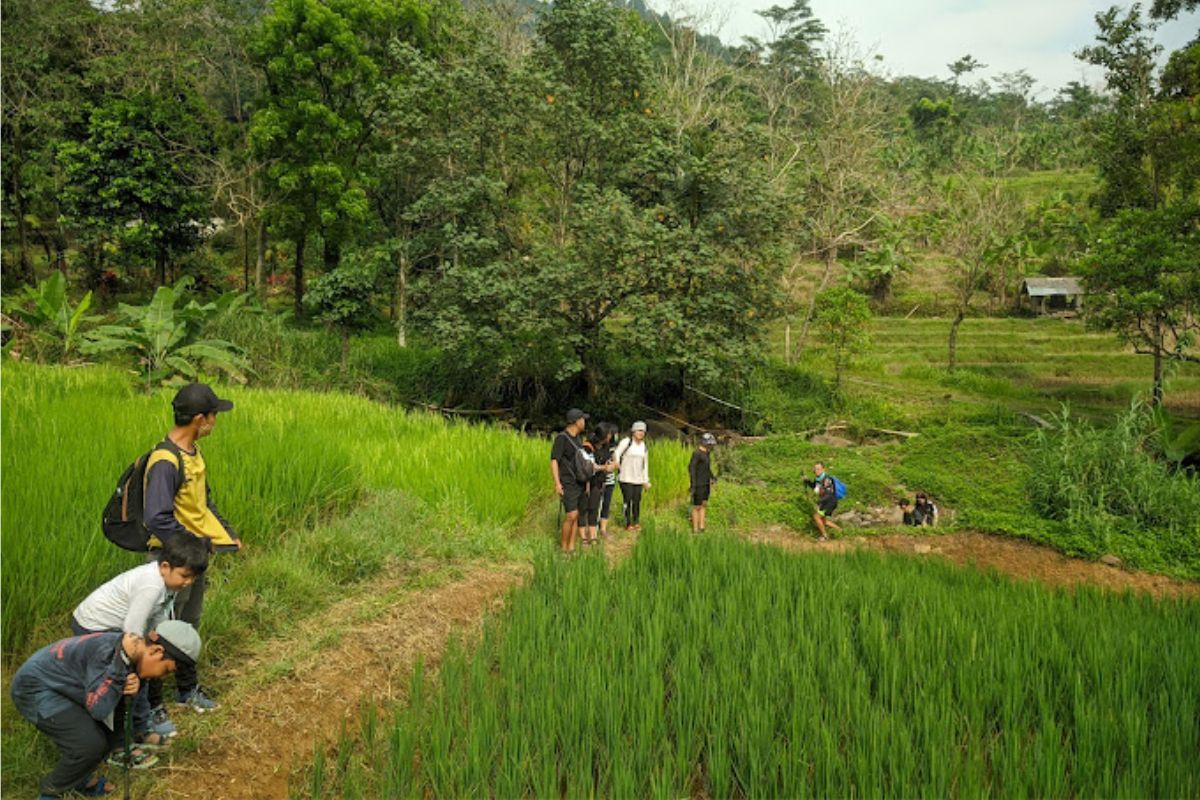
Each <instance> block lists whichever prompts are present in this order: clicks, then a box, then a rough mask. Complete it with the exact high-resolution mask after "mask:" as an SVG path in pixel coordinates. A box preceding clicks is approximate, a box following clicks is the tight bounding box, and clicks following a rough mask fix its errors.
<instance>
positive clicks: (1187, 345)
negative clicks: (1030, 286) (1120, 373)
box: [1084, 204, 1200, 401]
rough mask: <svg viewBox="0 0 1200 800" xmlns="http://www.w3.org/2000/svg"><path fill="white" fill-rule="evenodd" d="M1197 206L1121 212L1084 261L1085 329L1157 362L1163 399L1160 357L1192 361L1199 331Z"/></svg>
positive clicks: (1199, 224)
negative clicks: (1110, 334)
mask: <svg viewBox="0 0 1200 800" xmlns="http://www.w3.org/2000/svg"><path fill="white" fill-rule="evenodd" d="M1198 263H1200V205H1197V204H1188V205H1179V206H1172V207H1169V208H1166V209H1161V210H1143V209H1126V210H1123V211H1121V212H1120V213H1118V214H1117V215H1116V217H1114V218H1113V220H1112V222H1111V223H1110V224H1108V225H1107V226H1105V228H1104V230H1103V232H1102V234H1101V236H1100V238H1099V239H1098V240H1097V241H1096V243H1095V244H1094V246H1093V247H1092V249H1091V251H1090V252H1089V253H1087V254H1086V255H1085V257H1084V265H1085V272H1084V281H1085V285H1086V286H1087V288H1088V290H1089V292H1090V294H1089V297H1088V302H1087V314H1088V321H1089V324H1091V325H1092V326H1094V327H1096V328H1099V329H1101V330H1111V331H1115V332H1116V334H1117V335H1118V336H1119V337H1120V338H1121V340H1122V341H1124V342H1127V343H1128V344H1130V345H1132V346H1133V348H1134V350H1135V351H1136V352H1138V353H1142V354H1146V355H1151V356H1153V357H1154V359H1155V374H1154V397H1155V400H1156V401H1161V400H1162V395H1163V386H1162V368H1161V362H1162V360H1163V359H1189V358H1190V359H1195V358H1196V356H1195V355H1191V354H1190V352H1189V351H1190V350H1191V349H1192V346H1193V344H1194V342H1195V337H1196V334H1197V333H1198V332H1200V316H1198V314H1197V311H1198V310H1200V306H1198V304H1200V270H1197V269H1196V265H1197V264H1198Z"/></svg>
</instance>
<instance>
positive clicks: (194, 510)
mask: <svg viewBox="0 0 1200 800" xmlns="http://www.w3.org/2000/svg"><path fill="white" fill-rule="evenodd" d="M171 408H172V410H173V412H174V415H175V425H174V427H172V428H171V430H170V431H169V432H168V433H167V436H166V438H165V439H164V440H163V441H162V443H161V444H160V445H159V446H158V447H156V448H154V450H153V451H152V452H151V454H150V458H149V460H148V461H147V463H146V492H145V500H146V505H145V516H144V518H145V521H146V529H147V530H148V531H149V532H150V543H149V544H150V553H149V556H148V557H147V560H149V561H157V560H158V550H159V549H160V548H161V547H162V546H163V544H164V543H165V542H167V541H169V540H170V539H171V538H172V537H174V536H199V537H201V538H203V539H205V540H206V541H207V542H208V544H209V547H210V548H211V549H212V550H213V551H215V552H218V553H220V552H236V551H238V550H241V549H242V541H241V539H239V538H238V536H237V534H236V533H235V532H234V530H233V526H231V525H230V524H229V523H228V522H227V521H226V520H225V518H224V517H222V516H221V514H220V512H219V511H217V507H216V505H215V504H214V503H213V499H212V493H211V491H210V484H209V481H208V465H207V464H206V463H205V461H204V454H203V453H201V452H200V447H199V445H198V442H199V440H200V439H203V438H204V437H205V436H209V435H211V434H212V432H213V429H214V428H215V427H216V424H217V414H219V413H223V412H227V411H232V410H233V403H232V402H231V401H229V400H224V399H222V398H220V397H217V394H216V392H214V391H213V390H212V387H211V386H209V385H208V384H205V383H190V384H188V385H187V386H184V387H183V388H182V389H180V390H179V391H178V392H177V393H176V394H175V399H174V400H172V401H171ZM207 587H208V576H207V573H201V574H199V575H197V576H196V580H195V582H194V583H192V585H191V586H189V587H187V588H185V589H182V590H180V592H179V594H178V595H176V597H175V616H176V617H177V618H178V619H181V620H183V621H184V622H189V623H191V624H192V625H194V626H197V627H198V626H199V625H200V614H201V612H202V611H203V610H204V592H205V589H206V588H207ZM175 693H176V701H177V703H178V705H179V706H180V707H189V708H192V709H194V710H196V711H201V712H203V711H211V710H213V709H215V708H216V707H217V704H216V703H215V702H214V701H213V700H212V699H211V698H210V697H209V696H208V694H207V693H206V692H205V691H204V690H203V689H201V688H200V682H199V677H198V676H197V675H196V669H195V666H194V665H184V666H181V667H180V669H179V672H178V673H177V674H176V676H175ZM149 695H150V705H151V712H150V713H151V728H152V729H153V730H155V731H156V732H158V733H160V734H162V735H164V736H172V735H174V733H175V724H174V723H173V722H171V719H170V717H169V716H168V715H167V712H166V709H165V708H164V706H163V689H162V684H161V682H159V681H153V682H151V684H150V687H149Z"/></svg>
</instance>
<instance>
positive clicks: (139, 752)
mask: <svg viewBox="0 0 1200 800" xmlns="http://www.w3.org/2000/svg"><path fill="white" fill-rule="evenodd" d="M108 763H109V764H110V765H112V766H114V767H117V768H118V769H125V750H124V749H121V750H113V751H112V753H111V754H110V755H109V756H108ZM157 763H158V756H156V755H155V754H154V753H151V752H150V751H149V750H143V749H142V748H140V747H135V748H133V750H131V751H129V769H150V768H151V767H153V766H154V765H155V764H157Z"/></svg>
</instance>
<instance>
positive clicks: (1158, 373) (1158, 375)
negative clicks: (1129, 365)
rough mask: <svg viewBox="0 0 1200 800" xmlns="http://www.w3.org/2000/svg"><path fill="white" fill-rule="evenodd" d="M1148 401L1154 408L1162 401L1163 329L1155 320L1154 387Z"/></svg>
mask: <svg viewBox="0 0 1200 800" xmlns="http://www.w3.org/2000/svg"><path fill="white" fill-rule="evenodd" d="M1150 402H1151V403H1152V404H1153V405H1154V407H1155V408H1157V407H1159V406H1161V405H1162V402H1163V330H1162V325H1161V324H1160V323H1159V322H1158V321H1157V320H1156V321H1155V323H1154V388H1153V389H1152V390H1151V398H1150Z"/></svg>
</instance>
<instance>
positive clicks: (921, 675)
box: [301, 530, 1200, 798]
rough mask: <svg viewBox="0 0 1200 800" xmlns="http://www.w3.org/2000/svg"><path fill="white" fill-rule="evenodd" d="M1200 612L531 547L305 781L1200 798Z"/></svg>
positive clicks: (542, 793) (730, 557) (509, 788)
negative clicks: (474, 625)
mask: <svg viewBox="0 0 1200 800" xmlns="http://www.w3.org/2000/svg"><path fill="white" fill-rule="evenodd" d="M1198 624H1200V604H1197V603H1195V602H1186V601H1173V602H1153V601H1150V600H1147V599H1143V598H1138V597H1133V596H1116V595H1112V594H1106V593H1103V592H1099V591H1089V590H1080V591H1076V592H1071V593H1067V592H1056V591H1050V590H1047V589H1044V588H1040V587H1037V586H1035V585H1032V584H1015V583H1012V582H1010V581H1009V580H1007V579H1005V578H1003V577H999V576H997V575H994V574H983V573H978V572H974V571H971V570H965V571H964V570H959V569H955V568H953V567H950V566H947V565H944V564H939V563H936V562H918V561H912V560H906V559H902V558H895V557H893V558H884V557H879V556H876V555H873V554H868V553H859V554H854V555H848V556H839V557H830V556H827V555H819V554H810V555H806V556H805V555H794V554H786V553H782V552H780V551H777V550H773V549H771V548H755V547H751V546H748V545H746V544H745V543H742V542H739V541H735V540H733V539H731V538H727V537H722V536H713V537H704V538H693V537H689V536H686V535H680V534H679V533H678V531H662V530H659V531H650V530H648V531H647V534H646V536H644V537H643V540H642V543H641V544H639V546H638V549H637V551H636V552H635V553H634V555H633V557H632V558H631V559H630V560H629V561H628V562H626V563H625V564H624V565H622V566H621V567H619V568H618V569H617V570H616V571H615V572H613V571H610V570H609V569H608V568H607V566H606V563H605V562H604V560H603V559H602V558H598V557H595V558H585V559H583V560H582V561H581V562H576V563H571V564H564V563H561V562H555V561H543V562H541V563H539V567H538V570H537V572H536V574H535V577H534V579H533V581H532V584H531V585H530V586H528V587H527V588H525V589H523V590H520V591H518V592H517V593H516V594H514V595H513V596H512V597H511V598H510V601H509V603H508V605H507V608H506V611H505V612H504V613H503V615H502V616H501V617H500V618H498V619H494V620H492V621H491V622H490V623H489V624H488V626H487V627H486V629H485V632H484V636H483V640H482V643H481V644H480V646H479V647H478V648H477V649H476V650H475V651H474V652H473V653H466V652H464V651H463V650H461V649H458V650H455V651H453V652H451V653H450V654H449V655H448V656H447V657H446V658H445V659H444V660H443V662H442V666H441V668H440V672H439V675H438V677H437V679H436V681H434V680H431V679H430V678H428V677H427V676H426V675H425V674H424V671H423V670H422V669H420V668H418V669H417V671H416V672H415V674H414V677H413V682H412V689H411V692H410V702H409V705H408V706H407V707H406V708H404V709H401V710H400V711H399V713H397V715H396V717H395V719H394V721H393V722H392V723H391V724H390V725H384V726H383V727H384V730H383V731H382V732H380V731H378V730H375V731H373V732H372V731H366V727H367V726H366V724H364V734H363V738H362V744H361V745H360V747H359V748H358V749H355V748H352V747H351V745H352V744H353V743H352V741H351V739H350V737H343V741H342V744H341V747H339V755H338V759H337V762H336V765H335V764H334V763H331V761H330V760H329V759H322V760H321V762H320V764H319V769H316V768H314V769H312V770H310V771H309V773H308V777H309V781H308V783H307V788H306V791H303V792H301V794H302V795H304V796H312V797H325V796H354V797H375V796H387V797H418V796H434V797H468V796H472V797H473V796H496V797H524V796H534V797H551V796H555V797H560V796H565V797H581V796H614V797H661V798H678V797H681V796H683V797H686V796H703V797H809V796H834V797H850V796H856V797H858V796H867V797H871V796H904V797H912V796H941V797H944V796H959V797H963V796H984V795H997V796H1085V797H1087V796H1101V797H1113V796H1142V797H1190V796H1195V795H1196V794H1197V793H1198V792H1200V766H1198V765H1197V762H1196V760H1195V759H1194V758H1193V757H1192V756H1193V754H1194V753H1195V752H1196V750H1197V749H1198V748H1200V722H1198V720H1200V683H1197V682H1196V680H1195V679H1194V665H1195V664H1196V663H1197V661H1198V660H1200V635H1197V632H1196V631H1197V625H1198ZM370 726H371V727H372V728H376V729H377V728H378V727H380V725H379V723H378V721H376V720H374V719H373V718H372V720H371V722H370Z"/></svg>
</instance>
